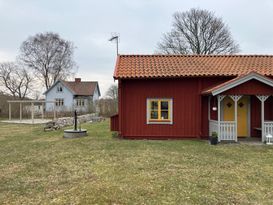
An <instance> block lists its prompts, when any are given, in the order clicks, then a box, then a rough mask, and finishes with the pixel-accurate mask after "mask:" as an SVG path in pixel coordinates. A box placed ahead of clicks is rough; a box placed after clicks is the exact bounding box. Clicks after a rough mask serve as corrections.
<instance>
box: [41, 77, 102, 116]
mask: <svg viewBox="0 0 273 205" xmlns="http://www.w3.org/2000/svg"><path fill="white" fill-rule="evenodd" d="M44 95H45V98H46V101H55V104H50V103H48V104H46V106H45V107H46V111H48V112H49V111H53V109H54V106H55V109H56V111H64V112H65V111H72V110H74V109H76V110H77V111H80V112H90V111H95V110H96V106H95V105H96V101H98V100H99V97H100V89H99V84H98V82H96V81H93V82H91V81H81V78H75V81H63V80H59V81H57V82H56V83H54V85H52V86H51V87H50V88H49V89H48V90H47V91H46V92H45V93H44ZM96 111H97V110H96Z"/></svg>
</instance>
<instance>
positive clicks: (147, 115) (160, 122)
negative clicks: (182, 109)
mask: <svg viewBox="0 0 273 205" xmlns="http://www.w3.org/2000/svg"><path fill="white" fill-rule="evenodd" d="M153 100H154V101H158V100H161V101H164V100H166V101H169V102H170V105H169V113H170V120H169V121H160V120H158V121H151V119H150V104H149V102H150V101H153ZM146 123H147V124H167V125H172V124H173V98H147V100H146Z"/></svg>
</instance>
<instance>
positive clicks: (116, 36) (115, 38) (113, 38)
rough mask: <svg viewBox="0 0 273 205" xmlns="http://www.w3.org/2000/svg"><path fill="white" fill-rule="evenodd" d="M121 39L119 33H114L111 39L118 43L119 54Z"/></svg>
mask: <svg viewBox="0 0 273 205" xmlns="http://www.w3.org/2000/svg"><path fill="white" fill-rule="evenodd" d="M119 40H120V37H119V34H118V33H112V37H111V38H110V39H109V41H111V42H113V41H115V42H116V45H117V55H118V43H119Z"/></svg>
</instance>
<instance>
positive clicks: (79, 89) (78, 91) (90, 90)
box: [44, 80, 100, 96]
mask: <svg viewBox="0 0 273 205" xmlns="http://www.w3.org/2000/svg"><path fill="white" fill-rule="evenodd" d="M59 82H60V83H62V84H63V85H64V86H65V87H66V88H67V89H69V90H70V91H71V92H72V94H73V95H82V96H92V95H94V92H95V90H96V87H97V89H98V92H99V96H100V89H99V85H98V82H97V81H80V82H75V81H64V80H58V81H56V82H55V83H54V84H53V85H52V86H51V87H50V88H49V89H48V90H47V91H46V92H45V93H44V94H46V93H48V92H49V91H50V90H51V89H52V88H53V87H55V85H56V84H57V83H59Z"/></svg>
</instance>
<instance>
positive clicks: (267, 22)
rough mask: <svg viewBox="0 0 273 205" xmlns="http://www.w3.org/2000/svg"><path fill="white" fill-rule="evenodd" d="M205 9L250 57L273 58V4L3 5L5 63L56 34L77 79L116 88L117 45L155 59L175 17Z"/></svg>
mask: <svg viewBox="0 0 273 205" xmlns="http://www.w3.org/2000/svg"><path fill="white" fill-rule="evenodd" d="M190 8H201V9H208V10H211V11H214V12H215V14H216V15H217V16H219V17H222V18H223V20H224V21H225V23H227V24H228V25H229V28H230V30H231V33H232V35H233V38H234V39H235V40H236V41H237V42H238V43H239V45H240V48H241V52H242V53H244V54H273V0H251V1H250V0H221V1H220V0H108V1H106V0H0V26H1V31H0V61H1V62H2V61H12V60H14V59H15V58H16V56H17V55H18V50H19V47H20V44H21V43H22V41H24V40H25V39H26V38H27V37H28V36H30V35H34V34H36V33H40V32H46V31H53V32H57V33H59V34H60V35H61V37H62V38H64V39H66V40H70V41H72V42H74V44H75V46H76V47H77V49H76V50H75V61H76V62H77V64H78V66H79V69H78V73H77V75H76V76H77V77H81V78H82V79H83V80H97V81H99V84H100V87H101V91H102V93H103V94H104V93H105V91H106V89H107V87H108V86H109V85H110V84H111V83H113V82H114V81H113V77H112V75H113V70H114V66H115V60H116V53H115V44H113V43H110V42H109V41H108V39H109V38H110V37H111V33H112V32H117V33H119V34H120V37H121V40H120V53H121V54H152V53H154V51H155V49H156V44H157V42H158V41H159V40H160V38H161V37H162V34H163V33H164V32H167V31H169V30H170V28H171V23H172V14H173V13H174V12H175V11H186V10H189V9H190Z"/></svg>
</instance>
